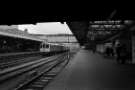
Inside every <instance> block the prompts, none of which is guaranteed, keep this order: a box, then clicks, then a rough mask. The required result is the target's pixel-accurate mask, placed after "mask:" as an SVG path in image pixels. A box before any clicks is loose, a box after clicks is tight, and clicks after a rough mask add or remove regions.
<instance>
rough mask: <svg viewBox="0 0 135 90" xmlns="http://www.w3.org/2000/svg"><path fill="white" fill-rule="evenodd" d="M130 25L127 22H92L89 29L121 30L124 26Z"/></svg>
mask: <svg viewBox="0 0 135 90" xmlns="http://www.w3.org/2000/svg"><path fill="white" fill-rule="evenodd" d="M127 23H129V21H128V20H126V21H121V20H117V21H90V25H89V29H93V30H109V31H110V30H121V28H123V27H124V24H127Z"/></svg>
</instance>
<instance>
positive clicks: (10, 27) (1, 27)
mask: <svg viewBox="0 0 135 90" xmlns="http://www.w3.org/2000/svg"><path fill="white" fill-rule="evenodd" d="M0 29H18V25H11V26H8V25H0Z"/></svg>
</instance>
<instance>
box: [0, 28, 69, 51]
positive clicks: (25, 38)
mask: <svg viewBox="0 0 135 90" xmlns="http://www.w3.org/2000/svg"><path fill="white" fill-rule="evenodd" d="M67 50H68V48H67V47H66V46H64V45H60V44H51V43H48V42H47V41H44V40H42V39H40V38H37V37H35V36H33V35H31V34H28V33H25V32H23V31H21V30H17V29H13V30H1V29H0V54H3V53H16V52H17V53H18V52H36V51H37V52H41V53H49V52H54V53H56V52H64V51H67Z"/></svg>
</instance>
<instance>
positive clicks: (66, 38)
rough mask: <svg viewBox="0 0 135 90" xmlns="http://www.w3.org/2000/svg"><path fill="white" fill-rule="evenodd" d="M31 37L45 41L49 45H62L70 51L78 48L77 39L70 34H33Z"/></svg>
mask: <svg viewBox="0 0 135 90" xmlns="http://www.w3.org/2000/svg"><path fill="white" fill-rule="evenodd" d="M33 35H34V36H36V37H38V38H40V39H47V41H48V42H49V43H59V44H64V45H66V46H68V47H70V48H71V49H72V48H78V47H79V44H78V42H77V39H76V38H75V36H74V35H72V34H47V35H44V34H33Z"/></svg>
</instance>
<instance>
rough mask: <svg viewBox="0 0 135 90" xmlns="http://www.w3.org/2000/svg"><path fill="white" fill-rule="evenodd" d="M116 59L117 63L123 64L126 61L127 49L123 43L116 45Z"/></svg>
mask: <svg viewBox="0 0 135 90" xmlns="http://www.w3.org/2000/svg"><path fill="white" fill-rule="evenodd" d="M116 55H117V57H116V60H117V62H118V63H122V64H124V63H125V61H126V55H127V49H126V46H125V45H124V44H118V45H117V46H116Z"/></svg>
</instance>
